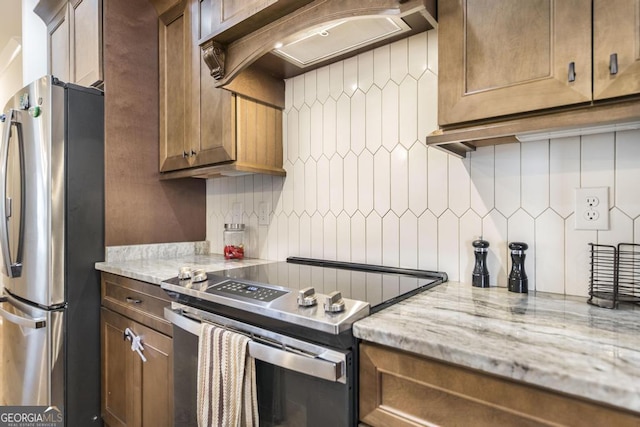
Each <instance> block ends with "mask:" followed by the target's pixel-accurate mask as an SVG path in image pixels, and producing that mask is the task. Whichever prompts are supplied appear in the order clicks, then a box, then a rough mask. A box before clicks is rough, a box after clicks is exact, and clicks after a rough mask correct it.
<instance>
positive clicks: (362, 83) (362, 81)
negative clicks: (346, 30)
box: [358, 50, 373, 93]
mask: <svg viewBox="0 0 640 427" xmlns="http://www.w3.org/2000/svg"><path fill="white" fill-rule="evenodd" d="M371 85H373V51H372V50H369V51H367V52H364V53H361V54H360V55H358V87H359V88H360V90H362V91H363V92H365V93H366V92H367V91H368V90H369V88H371Z"/></svg>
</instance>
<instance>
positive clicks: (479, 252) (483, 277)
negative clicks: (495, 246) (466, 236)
mask: <svg viewBox="0 0 640 427" xmlns="http://www.w3.org/2000/svg"><path fill="white" fill-rule="evenodd" d="M471 245H472V246H473V248H474V249H473V253H474V255H475V256H476V264H475V266H474V267H473V278H472V280H471V284H472V285H473V286H475V287H476V288H488V287H489V270H487V252H489V242H487V241H486V240H482V239H480V240H474V241H473V243H472V244H471Z"/></svg>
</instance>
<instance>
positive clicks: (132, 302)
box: [102, 273, 172, 336]
mask: <svg viewBox="0 0 640 427" xmlns="http://www.w3.org/2000/svg"><path fill="white" fill-rule="evenodd" d="M170 304H171V298H169V296H168V295H167V294H166V293H165V292H164V291H163V290H162V289H161V288H160V286H158V285H153V284H150V283H145V282H140V281H138V280H133V279H129V278H126V277H122V276H117V275H115V274H110V273H102V305H103V306H104V307H107V308H110V309H111V310H113V311H115V312H117V313H120V314H122V315H124V316H127V317H129V318H130V319H133V320H135V321H137V322H139V323H142V324H143V325H145V326H148V327H150V328H153V329H155V330H157V331H160V332H162V333H164V334H166V335H169V336H172V333H171V330H172V328H171V323H170V322H168V321H166V320H165V319H164V308H165V307H168V306H169V305H170Z"/></svg>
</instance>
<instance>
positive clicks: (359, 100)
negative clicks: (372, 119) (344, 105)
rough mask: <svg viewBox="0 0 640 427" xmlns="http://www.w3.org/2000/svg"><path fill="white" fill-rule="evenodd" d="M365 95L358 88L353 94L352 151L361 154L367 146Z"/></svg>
mask: <svg viewBox="0 0 640 427" xmlns="http://www.w3.org/2000/svg"><path fill="white" fill-rule="evenodd" d="M365 103H366V100H365V95H364V92H362V91H361V90H356V91H355V92H354V94H353V95H352V96H351V123H350V124H351V151H353V152H354V153H356V155H358V154H360V153H361V152H362V150H364V147H365V138H366V133H367V132H366V123H365V119H366V115H365Z"/></svg>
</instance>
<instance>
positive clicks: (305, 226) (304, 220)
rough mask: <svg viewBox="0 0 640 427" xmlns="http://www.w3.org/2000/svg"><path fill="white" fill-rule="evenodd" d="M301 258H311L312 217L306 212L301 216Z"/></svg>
mask: <svg viewBox="0 0 640 427" xmlns="http://www.w3.org/2000/svg"><path fill="white" fill-rule="evenodd" d="M299 235H300V246H299V247H300V252H299V253H300V256H301V257H305V258H310V257H311V217H310V216H309V215H308V214H307V213H306V212H305V213H303V214H302V215H301V216H300V234H299Z"/></svg>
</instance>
